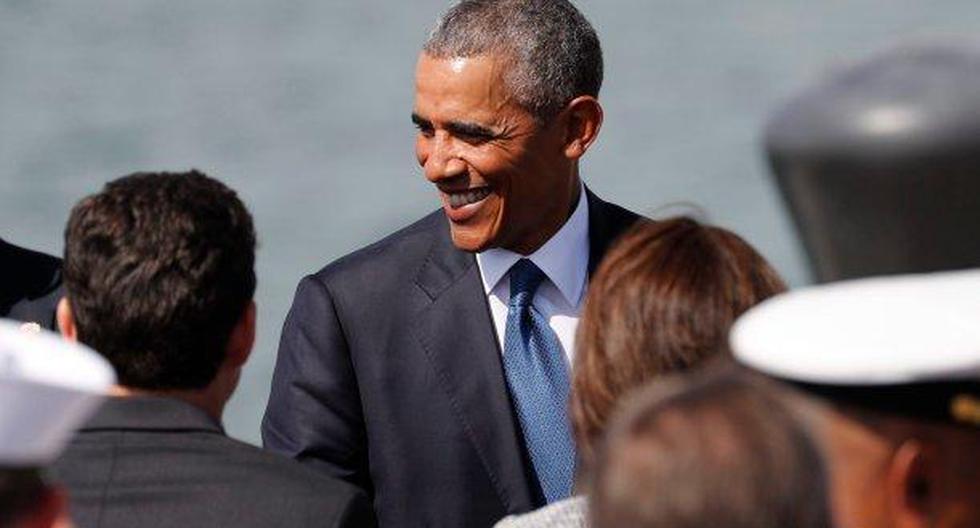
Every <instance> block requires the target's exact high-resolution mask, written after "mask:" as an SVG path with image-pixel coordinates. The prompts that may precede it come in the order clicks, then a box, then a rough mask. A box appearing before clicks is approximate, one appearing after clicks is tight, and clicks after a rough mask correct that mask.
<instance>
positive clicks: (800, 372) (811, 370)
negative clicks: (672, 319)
mask: <svg viewBox="0 0 980 528" xmlns="http://www.w3.org/2000/svg"><path fill="white" fill-rule="evenodd" d="M978 322H980V271H976V270H975V271H965V272H948V273H935V274H925V275H908V276H897V277H890V278H878V279H864V280H857V281H850V282H841V283H837V284H831V285H826V286H822V287H814V288H806V289H802V290H798V291H794V292H792V293H789V294H786V295H783V296H779V297H777V298H774V299H772V300H771V301H769V302H767V303H763V304H762V305H761V306H759V307H758V308H756V309H754V310H752V311H750V312H748V313H747V314H746V315H745V316H744V317H743V318H742V319H740V320H739V321H738V323H736V325H735V327H734V329H733V332H732V349H733V351H734V353H735V355H736V358H737V359H738V360H739V361H741V362H742V363H744V364H746V365H748V366H750V367H753V368H755V369H757V370H759V371H762V372H764V373H766V374H769V375H770V376H772V377H775V378H777V379H782V380H785V381H787V382H789V383H791V384H792V385H793V386H795V387H797V388H799V389H800V390H799V391H798V392H800V393H801V394H803V395H805V396H806V398H805V403H806V405H804V406H803V408H804V416H805V418H806V420H807V421H808V422H809V425H811V426H812V427H813V429H814V431H815V432H816V438H817V439H818V440H819V441H820V442H821V444H822V447H823V449H824V450H825V454H826V456H827V458H828V464H829V469H830V475H831V489H832V491H831V497H832V501H833V505H834V514H835V516H836V520H837V523H838V525H839V526H841V527H843V528H851V527H853V528H857V527H862V528H879V527H880V528H885V527H893V528H916V527H925V526H932V527H940V528H955V527H969V526H980V500H978V498H980V457H978V456H977V454H978V453H980V324H978Z"/></svg>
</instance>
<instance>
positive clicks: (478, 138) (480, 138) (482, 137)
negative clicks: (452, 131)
mask: <svg viewBox="0 0 980 528" xmlns="http://www.w3.org/2000/svg"><path fill="white" fill-rule="evenodd" d="M456 136H457V137H458V138H459V139H461V140H463V141H465V142H467V143H469V144H471V145H479V144H482V143H486V142H487V141H490V140H492V139H493V135H492V134H486V133H482V132H460V133H458V134H456Z"/></svg>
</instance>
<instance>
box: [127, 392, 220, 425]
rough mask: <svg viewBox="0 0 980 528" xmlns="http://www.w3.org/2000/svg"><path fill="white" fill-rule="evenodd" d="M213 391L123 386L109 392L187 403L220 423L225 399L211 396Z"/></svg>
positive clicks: (214, 395)
mask: <svg viewBox="0 0 980 528" xmlns="http://www.w3.org/2000/svg"><path fill="white" fill-rule="evenodd" d="M214 392H215V391H214V390H213V387H212V386H208V387H205V388H203V389H199V390H146V389H140V388H137V387H127V386H124V385H113V387H112V388H111V389H110V390H109V395H110V396H115V397H121V398H131V397H135V396H158V397H162V398H173V399H175V400H180V401H183V402H185V403H189V404H191V405H193V406H194V407H197V408H198V409H201V410H202V411H204V412H205V413H207V415H208V416H210V417H211V418H213V419H214V420H215V421H217V422H218V423H221V416H222V414H224V409H225V401H226V399H225V398H221V397H219V396H218V395H217V394H213V393H214Z"/></svg>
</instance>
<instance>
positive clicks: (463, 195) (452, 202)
mask: <svg viewBox="0 0 980 528" xmlns="http://www.w3.org/2000/svg"><path fill="white" fill-rule="evenodd" d="M489 195H490V189H488V188H486V187H482V188H480V189H473V190H471V191H466V192H458V193H449V194H448V196H449V206H450V207H452V208H453V209H456V208H457V207H462V206H464V205H467V204H471V203H476V202H479V201H480V200H482V199H484V198H486V197H487V196H489Z"/></svg>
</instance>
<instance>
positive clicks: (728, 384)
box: [591, 372, 830, 528]
mask: <svg viewBox="0 0 980 528" xmlns="http://www.w3.org/2000/svg"><path fill="white" fill-rule="evenodd" d="M591 498H592V503H591V510H592V516H593V526H595V527H597V528H612V527H615V528H655V527H662V526H670V527H671V528H707V527H711V528H742V527H745V528H766V527H773V528H785V527H789V526H792V527H795V528H817V527H820V528H824V527H829V526H830V521H829V512H828V506H827V500H826V492H825V483H824V475H823V470H822V466H821V462H820V459H819V456H818V453H817V450H816V448H815V447H814V445H813V442H811V441H810V439H809V438H808V437H807V435H806V434H805V433H804V431H803V429H802V428H801V427H800V426H799V425H798V424H797V423H796V422H795V421H794V420H793V418H792V417H791V415H790V413H789V412H788V411H787V410H786V408H785V407H784V406H783V404H782V402H781V396H780V394H779V393H778V392H776V389H774V388H772V387H769V386H767V385H766V384H763V383H761V382H760V381H758V380H755V379H752V378H750V377H748V376H746V375H745V374H744V373H733V372H725V373H715V372H712V373H709V374H708V375H706V376H704V377H703V378H702V377H697V376H696V377H695V379H682V378H674V379H672V380H670V381H669V382H668V381H665V382H660V383H657V384H654V385H651V386H650V387H648V388H647V389H646V390H644V391H643V392H641V393H640V394H639V395H637V396H636V397H635V398H634V399H632V400H631V401H630V404H629V405H628V406H627V407H626V408H625V409H624V412H623V413H622V414H621V415H618V416H617V419H616V420H614V423H613V425H612V426H611V427H610V431H609V435H608V438H607V440H606V442H605V443H604V445H603V449H602V452H601V454H600V459H599V464H598V470H597V475H596V478H595V481H594V486H593V490H592V495H591Z"/></svg>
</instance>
